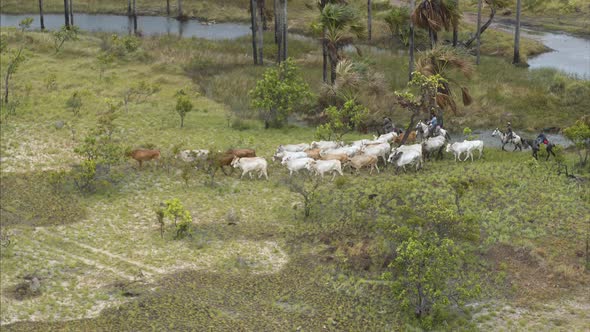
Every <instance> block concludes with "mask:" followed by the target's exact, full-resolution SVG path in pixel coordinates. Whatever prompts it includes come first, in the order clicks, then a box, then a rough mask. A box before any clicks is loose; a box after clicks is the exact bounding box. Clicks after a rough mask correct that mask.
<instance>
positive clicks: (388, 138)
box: [374, 131, 398, 143]
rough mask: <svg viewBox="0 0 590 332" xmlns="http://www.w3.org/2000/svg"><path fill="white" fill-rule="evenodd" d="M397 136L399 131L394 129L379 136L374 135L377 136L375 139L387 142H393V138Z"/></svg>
mask: <svg viewBox="0 0 590 332" xmlns="http://www.w3.org/2000/svg"><path fill="white" fill-rule="evenodd" d="M397 136H398V135H397V133H396V132H393V131H392V132H390V133H387V134H383V135H381V136H379V137H377V136H374V137H375V138H374V140H375V141H377V142H379V143H386V142H387V143H390V142H393V140H394V139H395V138H396V137H397Z"/></svg>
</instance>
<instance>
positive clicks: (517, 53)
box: [512, 0, 521, 64]
mask: <svg viewBox="0 0 590 332" xmlns="http://www.w3.org/2000/svg"><path fill="white" fill-rule="evenodd" d="M520 6H521V0H516V26H515V27H514V59H513V60H512V63H513V64H519V63H520Z"/></svg>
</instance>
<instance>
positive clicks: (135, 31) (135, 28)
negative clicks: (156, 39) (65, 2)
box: [70, 0, 137, 35]
mask: <svg viewBox="0 0 590 332" xmlns="http://www.w3.org/2000/svg"><path fill="white" fill-rule="evenodd" d="M70 1H71V0H70ZM132 10H133V12H132V15H133V34H134V35H137V11H136V7H135V0H133V9H132Z"/></svg>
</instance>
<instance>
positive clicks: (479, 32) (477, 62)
mask: <svg viewBox="0 0 590 332" xmlns="http://www.w3.org/2000/svg"><path fill="white" fill-rule="evenodd" d="M482 1H483V0H478V1H477V35H476V36H477V50H476V52H477V56H476V58H475V64H478V65H479V56H480V54H479V53H480V46H481V31H480V29H481V3H482Z"/></svg>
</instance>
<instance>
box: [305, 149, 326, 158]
mask: <svg viewBox="0 0 590 332" xmlns="http://www.w3.org/2000/svg"><path fill="white" fill-rule="evenodd" d="M320 151H321V149H310V150H305V153H307V156H308V157H309V158H313V159H315V160H318V159H321V158H322V156H320Z"/></svg>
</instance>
